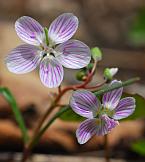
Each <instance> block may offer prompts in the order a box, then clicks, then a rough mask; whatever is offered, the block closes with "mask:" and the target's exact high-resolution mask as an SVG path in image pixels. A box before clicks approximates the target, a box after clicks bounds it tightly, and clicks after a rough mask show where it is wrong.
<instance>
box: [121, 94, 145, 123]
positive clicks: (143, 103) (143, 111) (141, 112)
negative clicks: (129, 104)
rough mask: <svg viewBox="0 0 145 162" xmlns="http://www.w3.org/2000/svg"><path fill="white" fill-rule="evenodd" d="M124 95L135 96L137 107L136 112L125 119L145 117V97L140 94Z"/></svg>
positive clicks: (125, 95)
mask: <svg viewBox="0 0 145 162" xmlns="http://www.w3.org/2000/svg"><path fill="white" fill-rule="evenodd" d="M124 97H134V98H135V101H136V108H135V111H134V113H133V114H132V115H130V116H129V117H128V118H126V119H124V120H134V119H138V118H145V99H144V98H143V97H142V96H141V95H139V94H133V95H132V94H128V93H123V98H124Z"/></svg>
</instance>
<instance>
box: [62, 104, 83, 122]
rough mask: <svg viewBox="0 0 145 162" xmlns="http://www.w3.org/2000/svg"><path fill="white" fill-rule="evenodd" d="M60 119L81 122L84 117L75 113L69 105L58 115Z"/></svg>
mask: <svg viewBox="0 0 145 162" xmlns="http://www.w3.org/2000/svg"><path fill="white" fill-rule="evenodd" d="M60 119H62V120H64V121H73V122H81V121H84V120H85V118H84V117H82V116H80V115H78V114H76V113H75V112H74V111H73V110H72V108H71V107H69V109H68V110H67V111H66V112H64V113H63V114H62V115H61V116H60Z"/></svg>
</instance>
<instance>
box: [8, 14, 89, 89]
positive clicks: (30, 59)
mask: <svg viewBox="0 0 145 162" xmlns="http://www.w3.org/2000/svg"><path fill="white" fill-rule="evenodd" d="M77 28H78V18H77V17H76V16H74V15H73V14H71V13H64V14H62V15H60V16H59V17H57V18H56V19H55V20H54V21H53V22H52V23H51V25H50V27H49V29H48V30H47V28H43V27H42V26H41V25H40V24H39V23H38V22H37V21H36V20H34V19H33V18H31V17H28V16H23V17H20V18H19V19H18V20H17V21H16V23H15V30H16V32H17V35H18V36H19V37H20V38H21V39H22V40H23V41H24V42H25V43H27V44H22V45H20V46H18V47H16V48H15V49H13V50H12V51H11V52H10V54H9V55H8V56H7V58H6V65H7V67H8V70H9V71H11V72H13V73H16V74H24V73H28V72H31V71H32V70H34V69H35V68H36V67H37V66H38V65H39V64H40V70H39V73H40V79H41V81H42V83H43V84H44V85H45V86H47V87H49V88H54V87H58V86H59V85H60V84H61V82H62V80H63V76H64V70H63V66H64V67H66V68H71V69H80V68H83V67H85V66H87V65H88V63H89V62H90V59H91V54H90V49H89V47H88V46H87V45H86V44H84V43H83V42H81V41H78V40H69V39H70V38H71V37H72V36H73V35H74V33H75V32H76V30H77Z"/></svg>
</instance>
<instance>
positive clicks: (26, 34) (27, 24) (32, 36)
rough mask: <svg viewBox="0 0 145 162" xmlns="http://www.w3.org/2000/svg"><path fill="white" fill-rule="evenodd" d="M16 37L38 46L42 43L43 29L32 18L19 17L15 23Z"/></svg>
mask: <svg viewBox="0 0 145 162" xmlns="http://www.w3.org/2000/svg"><path fill="white" fill-rule="evenodd" d="M15 30H16V32H17V34H18V36H19V37H20V38H21V39H22V40H23V41H24V42H26V43H28V44H32V45H36V46H39V45H40V44H41V43H43V39H44V34H43V33H44V32H43V27H42V26H41V25H40V24H39V23H38V22H37V21H36V20H34V19H33V18H31V17H28V16H23V17H20V18H19V19H18V20H17V21H16V23H15Z"/></svg>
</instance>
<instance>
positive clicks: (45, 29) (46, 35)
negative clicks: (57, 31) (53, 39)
mask: <svg viewBox="0 0 145 162" xmlns="http://www.w3.org/2000/svg"><path fill="white" fill-rule="evenodd" d="M44 33H45V38H46V45H47V46H48V45H49V38H48V29H47V28H46V27H45V28H44Z"/></svg>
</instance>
